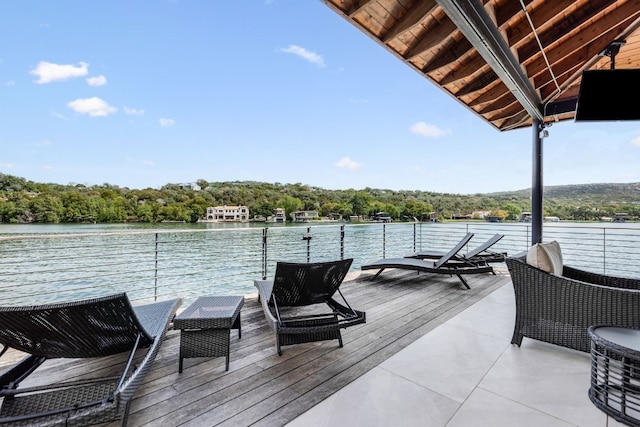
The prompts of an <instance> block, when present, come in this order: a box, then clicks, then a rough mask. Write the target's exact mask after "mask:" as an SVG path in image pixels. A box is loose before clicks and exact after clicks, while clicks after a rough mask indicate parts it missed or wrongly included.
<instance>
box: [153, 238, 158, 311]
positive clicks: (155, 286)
mask: <svg viewBox="0 0 640 427" xmlns="http://www.w3.org/2000/svg"><path fill="white" fill-rule="evenodd" d="M154 263H155V266H154V272H153V282H154V283H153V300H154V301H158V233H156V239H155V261H154Z"/></svg>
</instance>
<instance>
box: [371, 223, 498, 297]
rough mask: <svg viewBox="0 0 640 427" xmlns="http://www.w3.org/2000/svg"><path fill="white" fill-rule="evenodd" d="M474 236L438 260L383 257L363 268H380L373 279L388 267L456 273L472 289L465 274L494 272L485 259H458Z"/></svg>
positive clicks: (471, 235) (461, 241)
mask: <svg viewBox="0 0 640 427" xmlns="http://www.w3.org/2000/svg"><path fill="white" fill-rule="evenodd" d="M472 237H473V234H472V233H468V234H467V235H466V236H465V237H464V238H462V240H460V242H458V244H457V245H456V246H454V247H453V248H452V249H451V250H450V251H449V252H447V253H446V254H444V255H443V256H441V257H440V258H439V259H437V260H436V261H431V260H423V259H417V258H382V259H379V260H377V261H373V262H370V263H368V264H363V265H362V266H361V267H360V269H362V270H379V271H378V272H377V273H376V274H375V275H374V276H373V279H375V278H376V277H378V276H379V275H380V273H382V272H383V271H384V270H386V269H387V268H399V269H402V270H415V271H418V272H421V271H422V272H425V273H435V274H448V275H451V276H453V275H455V276H457V277H458V279H460V281H461V282H462V284H463V285H464V286H465V288H467V289H471V288H470V287H469V284H468V283H467V281H466V280H465V278H464V277H462V275H463V274H478V273H493V274H495V272H494V271H493V267H491V266H490V265H489V264H487V263H486V262H484V261H470V260H464V259H456V255H457V254H458V252H460V250H461V249H462V248H463V247H464V245H466V244H467V242H468V241H469V240H470V239H471V238H472Z"/></svg>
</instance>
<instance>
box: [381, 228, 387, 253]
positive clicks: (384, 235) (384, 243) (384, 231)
mask: <svg viewBox="0 0 640 427" xmlns="http://www.w3.org/2000/svg"><path fill="white" fill-rule="evenodd" d="M386 257H387V228H386V225H385V224H382V258H386Z"/></svg>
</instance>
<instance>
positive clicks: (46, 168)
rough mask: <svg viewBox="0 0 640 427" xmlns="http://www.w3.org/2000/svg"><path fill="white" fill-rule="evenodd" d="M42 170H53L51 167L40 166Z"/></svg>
mask: <svg viewBox="0 0 640 427" xmlns="http://www.w3.org/2000/svg"><path fill="white" fill-rule="evenodd" d="M40 167H41V168H42V169H44V170H46V171H50V170H51V169H53V167H52V166H51V165H42V166H40Z"/></svg>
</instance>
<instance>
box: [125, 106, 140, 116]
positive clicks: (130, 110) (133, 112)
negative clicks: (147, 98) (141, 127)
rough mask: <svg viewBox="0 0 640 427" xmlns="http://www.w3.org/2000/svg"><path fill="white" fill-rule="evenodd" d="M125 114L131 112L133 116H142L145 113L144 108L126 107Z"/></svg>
mask: <svg viewBox="0 0 640 427" xmlns="http://www.w3.org/2000/svg"><path fill="white" fill-rule="evenodd" d="M124 112H125V114H129V115H131V116H141V115H143V114H144V110H136V109H135V108H129V107H126V106H125V107H124Z"/></svg>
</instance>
